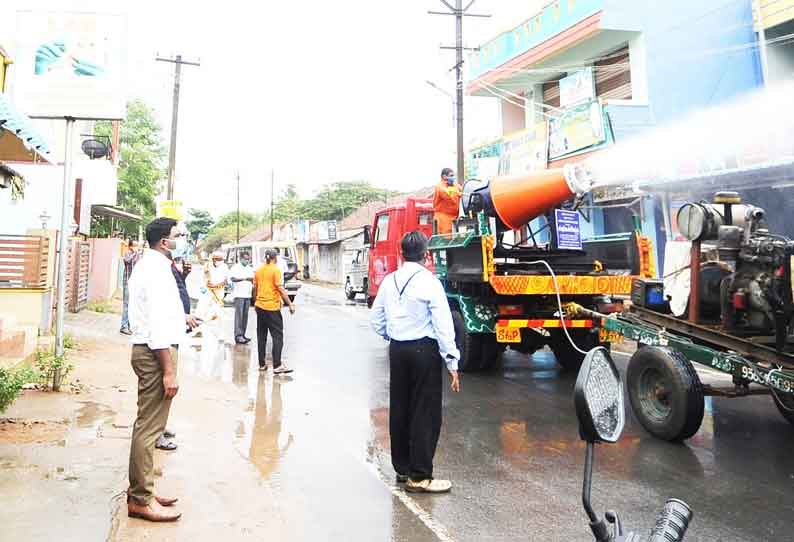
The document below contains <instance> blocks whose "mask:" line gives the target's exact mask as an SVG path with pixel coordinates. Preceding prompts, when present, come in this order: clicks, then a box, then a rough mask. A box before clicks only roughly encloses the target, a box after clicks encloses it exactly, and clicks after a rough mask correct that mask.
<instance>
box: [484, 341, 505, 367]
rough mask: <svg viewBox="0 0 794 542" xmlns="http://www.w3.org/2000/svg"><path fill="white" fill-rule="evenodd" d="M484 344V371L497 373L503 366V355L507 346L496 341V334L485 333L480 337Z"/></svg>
mask: <svg viewBox="0 0 794 542" xmlns="http://www.w3.org/2000/svg"><path fill="white" fill-rule="evenodd" d="M480 341H481V342H482V345H481V348H482V354H481V355H482V370H483V371H495V370H496V369H498V368H499V367H500V366H501V359H502V354H503V353H504V351H505V348H506V345H504V344H502V343H499V342H497V341H496V333H483V334H482V335H481V336H480Z"/></svg>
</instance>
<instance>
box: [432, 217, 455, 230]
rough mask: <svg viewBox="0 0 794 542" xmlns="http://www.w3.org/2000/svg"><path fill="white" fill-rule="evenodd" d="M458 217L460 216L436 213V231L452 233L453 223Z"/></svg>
mask: <svg viewBox="0 0 794 542" xmlns="http://www.w3.org/2000/svg"><path fill="white" fill-rule="evenodd" d="M456 218H458V215H448V214H445V213H438V212H436V213H434V214H433V220H435V221H436V233H452V223H453V222H454V221H455V219H456Z"/></svg>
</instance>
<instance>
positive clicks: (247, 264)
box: [240, 260, 251, 267]
mask: <svg viewBox="0 0 794 542" xmlns="http://www.w3.org/2000/svg"><path fill="white" fill-rule="evenodd" d="M240 263H241V264H242V266H243V267H248V266H249V265H251V262H249V261H248V260H241V261H240Z"/></svg>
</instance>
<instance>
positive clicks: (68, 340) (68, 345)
mask: <svg viewBox="0 0 794 542" xmlns="http://www.w3.org/2000/svg"><path fill="white" fill-rule="evenodd" d="M63 347H64V349H66V350H74V349H75V348H77V341H76V340H75V338H74V335H72V334H71V333H64V334H63Z"/></svg>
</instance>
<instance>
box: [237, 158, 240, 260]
mask: <svg viewBox="0 0 794 542" xmlns="http://www.w3.org/2000/svg"><path fill="white" fill-rule="evenodd" d="M237 243H238V244H239V243H240V171H239V170H238V171H237Z"/></svg>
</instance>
